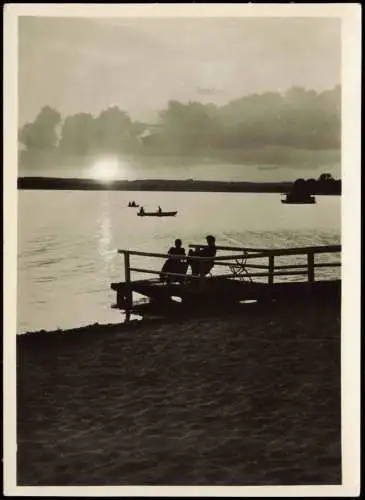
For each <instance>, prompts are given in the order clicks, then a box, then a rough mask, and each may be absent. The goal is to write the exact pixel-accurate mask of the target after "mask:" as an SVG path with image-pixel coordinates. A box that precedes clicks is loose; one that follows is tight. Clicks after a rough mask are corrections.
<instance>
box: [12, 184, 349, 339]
mask: <svg viewBox="0 0 365 500" xmlns="http://www.w3.org/2000/svg"><path fill="white" fill-rule="evenodd" d="M130 199H134V200H136V201H137V203H141V204H142V205H143V206H144V207H145V209H146V210H150V209H151V210H155V209H156V208H157V206H158V205H161V207H162V208H163V209H164V210H178V211H179V213H178V215H177V216H176V217H173V218H149V217H146V218H141V217H137V216H136V209H133V208H128V207H127V204H128V201H129V200H130ZM340 210H341V204H340V198H339V197H325V196H324V197H317V204H315V205H284V204H282V203H280V195H278V194H241V193H231V194H230V193H228V194H227V193H158V192H120V191H119V192H107V191H104V192H82V191H19V215H18V217H19V224H18V325H17V330H18V333H23V332H26V331H34V330H39V329H56V328H58V327H59V328H72V327H77V326H81V325H87V324H90V323H94V322H99V323H112V322H119V321H120V317H121V316H120V313H119V312H118V311H117V310H113V309H111V308H110V306H111V305H112V304H113V303H114V302H115V292H113V291H111V290H110V283H111V282H112V281H120V280H122V279H123V259H122V257H121V256H120V255H118V254H117V249H118V248H124V249H134V250H145V251H152V252H164V251H166V250H167V249H168V248H169V247H170V246H171V244H172V243H173V240H174V239H175V238H176V237H180V238H182V240H183V243H184V246H185V247H186V248H187V246H188V244H189V243H201V242H203V241H204V237H205V235H206V234H208V233H211V234H214V235H215V236H216V239H217V244H218V245H232V246H237V245H238V246H246V247H261V248H262V247H265V248H266V247H267V248H273V247H293V246H302V245H326V244H338V243H340V233H341V227H340ZM135 259H136V260H134V261H133V262H132V264H135V265H138V266H137V267H148V268H156V265H157V267H158V266H159V265H160V264H162V262H159V261H157V262H156V261H155V259H152V260H151V259H148V258H141V257H137V258H135ZM332 260H333V258H332ZM140 277H141V275H140Z"/></svg>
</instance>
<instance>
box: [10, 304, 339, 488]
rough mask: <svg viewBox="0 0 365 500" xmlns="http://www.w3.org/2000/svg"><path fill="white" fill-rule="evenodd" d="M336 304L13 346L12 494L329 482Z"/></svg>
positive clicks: (335, 469)
mask: <svg viewBox="0 0 365 500" xmlns="http://www.w3.org/2000/svg"><path fill="white" fill-rule="evenodd" d="M340 420H341V415H340V311H339V305H338V304H334V303H333V302H332V301H331V302H329V301H328V302H326V301H323V302H321V303H320V304H319V303H318V302H317V303H316V304H314V303H312V304H306V305H305V304H291V305H287V306H276V307H274V306H270V308H267V307H266V308H263V307H262V306H254V307H252V308H249V309H245V310H243V311H242V312H240V313H238V312H237V313H230V314H227V315H223V316H215V317H214V316H209V317H208V316H206V317H200V318H192V319H186V320H184V321H182V320H172V319H170V320H165V321H164V322H161V321H154V322H153V321H152V322H147V323H139V324H132V325H129V326H128V327H124V326H114V327H112V326H110V327H105V326H104V327H103V326H99V327H97V326H94V327H92V328H88V329H85V330H80V331H73V332H65V333H63V334H50V333H45V334H28V335H23V336H21V337H20V338H19V339H18V484H19V485H49V486H51V485H126V484H134V485H278V484H282V485H285V484H298V485H300V484H307V485H311V484H312V485H317V484H339V483H340V482H341V428H340Z"/></svg>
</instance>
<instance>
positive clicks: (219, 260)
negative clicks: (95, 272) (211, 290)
mask: <svg viewBox="0 0 365 500" xmlns="http://www.w3.org/2000/svg"><path fill="white" fill-rule="evenodd" d="M204 246H205V245H189V247H190V248H198V247H199V248H203V247H204ZM216 249H217V252H219V251H224V252H232V254H226V255H218V256H215V257H214V259H212V258H211V257H195V256H194V257H189V256H186V257H185V256H184V257H183V258H184V259H186V261H187V262H189V261H191V260H194V261H199V262H201V263H202V264H203V263H204V262H207V261H209V262H212V261H213V262H214V267H213V270H214V269H216V268H217V267H223V268H225V269H227V268H228V270H229V271H230V272H229V273H223V274H218V276H219V277H221V278H223V277H225V278H230V279H248V280H250V281H252V279H253V278H260V279H261V278H267V283H268V284H269V285H271V284H273V283H274V282H275V281H274V280H275V277H276V276H281V277H284V276H295V275H298V276H300V275H302V276H306V278H307V281H308V282H314V281H315V269H316V268H325V267H327V268H334V267H340V266H341V262H340V261H337V262H335V261H333V262H316V261H315V256H316V254H335V253H340V252H341V245H326V246H311V247H299V248H280V249H264V248H247V247H228V246H217V247H216ZM118 253H120V254H122V255H124V275H125V282H126V283H130V282H131V281H132V279H131V273H132V272H133V273H143V274H148V275H152V276H159V275H160V273H161V271H160V270H156V269H147V268H145V267H143V268H141V267H134V266H131V257H132V256H140V257H151V258H155V259H164V260H165V259H176V260H181V259H182V257H181V256H180V255H176V256H174V255H166V254H164V253H153V252H142V251H136V250H118ZM298 255H303V256H306V262H305V263H293V264H286V265H278V264H277V257H282V256H298ZM254 259H261V260H262V259H265V260H266V259H267V263H266V264H265V263H254V262H253V261H254ZM251 269H253V270H256V269H257V270H261V271H262V272H249V270H251ZM164 275H165V276H169V277H174V278H184V277H185V276H186V275H184V274H179V273H171V272H168V273H165V272H164ZM189 277H190V278H192V279H199V280H200V281H201V283H202V284H203V283H204V281H205V280H206V279H209V276H208V277H207V276H205V275H204V274H203V273H201V274H199V275H191V274H189Z"/></svg>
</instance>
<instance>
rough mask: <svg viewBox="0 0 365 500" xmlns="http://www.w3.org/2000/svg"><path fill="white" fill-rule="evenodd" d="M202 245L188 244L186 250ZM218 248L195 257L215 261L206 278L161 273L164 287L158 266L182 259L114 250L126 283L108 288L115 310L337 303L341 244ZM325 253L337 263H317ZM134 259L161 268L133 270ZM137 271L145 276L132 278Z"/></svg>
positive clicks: (145, 312) (149, 311) (168, 310)
mask: <svg viewBox="0 0 365 500" xmlns="http://www.w3.org/2000/svg"><path fill="white" fill-rule="evenodd" d="M204 246H205V245H189V247H190V248H197V247H199V248H202V247H204ZM216 248H217V255H216V256H215V257H214V259H212V258H203V257H194V260H199V261H201V264H202V265H203V264H204V262H206V261H207V260H209V261H210V262H211V261H212V260H213V261H214V265H213V268H212V271H211V272H210V273H209V274H208V275H204V274H203V273H201V274H199V275H192V274H176V273H165V276H169V277H170V278H171V281H172V282H170V283H168V284H167V283H164V282H162V281H161V279H160V272H161V267H162V264H163V262H164V261H165V260H166V259H168V258H169V259H174V258H176V259H181V256H175V257H174V256H168V255H166V254H162V253H151V252H140V251H134V250H118V253H119V254H121V255H123V257H124V281H123V282H120V283H112V284H111V288H112V289H113V290H114V291H115V292H116V294H117V300H116V304H115V305H114V306H113V307H115V308H118V309H120V310H121V311H123V312H124V313H125V317H126V321H128V320H129V319H130V315H131V314H133V313H134V314H141V315H148V314H152V315H153V314H154V313H160V314H168V313H171V312H172V313H174V312H182V311H183V312H184V313H188V312H189V311H192V310H193V309H201V308H203V307H205V306H208V307H212V306H214V307H215V308H221V309H223V308H225V307H232V306H235V305H237V304H240V303H242V302H244V301H257V302H277V301H288V302H289V301H290V300H308V298H309V297H312V298H313V297H315V298H318V299H320V298H321V297H332V296H333V297H335V298H336V299H338V300H339V299H340V294H341V279H340V277H338V276H335V273H334V270H335V268H339V267H340V266H341V261H340V256H341V245H327V246H311V247H301V248H281V249H264V248H242V247H227V246H217V247H216ZM326 254H327V255H329V256H330V257H332V256H336V257H337V260H334V259H332V261H325V260H324V259H323V258H322V259H321V257H323V256H324V255H326ZM134 257H144V258H148V261H150V260H151V259H153V260H154V262H157V263H158V264H159V265H158V266H156V267H155V266H154V268H147V267H134V266H133V265H132V263H131V260H132V258H134ZM184 258H185V259H186V261H187V263H188V262H189V260H191V257H184ZM283 258H288V259H289V263H286V264H284V265H283V264H280V262H279V261H280V259H283ZM301 259H302V260H301ZM303 259H304V260H303ZM325 269H327V270H330V273H329V274H327V276H317V274H320V273H318V271H317V270H325ZM316 271H317V272H316ZM136 273H139V274H143V275H145V276H146V278H144V279H136V280H135V279H132V275H133V277H134V274H136ZM174 280H175V281H176V282H174ZM133 293H135V294H138V295H140V296H142V297H144V298H145V302H144V303H141V302H140V301H139V302H134V300H133Z"/></svg>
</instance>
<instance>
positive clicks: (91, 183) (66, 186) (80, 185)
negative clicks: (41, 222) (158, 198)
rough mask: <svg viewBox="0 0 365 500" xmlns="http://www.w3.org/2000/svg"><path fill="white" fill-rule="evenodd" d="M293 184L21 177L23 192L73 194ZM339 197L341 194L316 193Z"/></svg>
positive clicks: (282, 188)
mask: <svg viewBox="0 0 365 500" xmlns="http://www.w3.org/2000/svg"><path fill="white" fill-rule="evenodd" d="M292 186H293V182H289V181H288V182H246V181H237V182H236V181H198V180H196V181H195V180H192V179H187V180H172V179H143V180H133V181H125V180H115V181H111V182H103V181H98V180H95V179H71V178H64V179H63V178H59V177H18V189H20V190H72V191H182V192H220V193H229V192H230V193H283V192H286V191H288V190H290V189H291V187H292ZM315 194H323V195H332V196H333V195H335V196H338V195H340V194H341V193H340V192H338V193H327V192H316V193H315Z"/></svg>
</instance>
